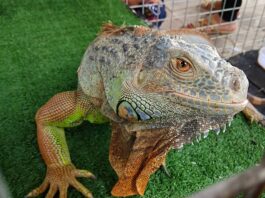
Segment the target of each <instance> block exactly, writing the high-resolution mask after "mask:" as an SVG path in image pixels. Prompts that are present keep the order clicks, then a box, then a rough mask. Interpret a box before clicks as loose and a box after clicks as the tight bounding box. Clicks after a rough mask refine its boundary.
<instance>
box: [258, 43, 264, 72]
mask: <svg viewBox="0 0 265 198" xmlns="http://www.w3.org/2000/svg"><path fill="white" fill-rule="evenodd" d="M258 64H259V65H260V66H261V67H262V68H263V69H265V47H262V48H260V50H259V56H258Z"/></svg>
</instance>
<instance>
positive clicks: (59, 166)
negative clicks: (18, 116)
mask: <svg viewBox="0 0 265 198" xmlns="http://www.w3.org/2000/svg"><path fill="white" fill-rule="evenodd" d="M247 89H248V81H247V78H246V76H245V74H244V73H243V72H242V71H241V70H239V69H237V68H235V67H233V66H232V65H230V64H229V63H228V62H226V61H225V60H224V59H223V58H221V57H220V56H219V54H218V53H217V50H216V48H215V47H214V46H213V45H212V44H211V43H210V41H209V40H208V39H207V38H206V37H204V35H202V34H200V33H197V32H194V31H191V30H189V31H188V30H179V31H156V30H151V29H149V28H146V27H141V26H133V27H120V28H119V27H115V26H113V25H111V24H107V25H105V26H104V27H103V30H102V33H101V34H100V35H99V36H98V37H97V38H96V39H95V41H94V42H93V43H92V44H91V45H90V46H89V47H88V48H87V50H86V52H85V55H84V57H83V60H82V62H81V65H80V67H79V69H78V88H77V90H76V91H68V92H63V93H59V94H57V95H55V96H54V97H52V98H51V99H50V100H49V101H48V102H47V103H46V104H45V105H44V106H42V107H41V108H40V109H39V110H38V112H37V114H36V123H37V131H38V144H39V147H40V152H41V154H42V157H43V159H44V161H45V163H46V165H47V174H46V178H45V180H44V182H43V183H42V185H41V186H40V187H38V188H36V189H35V190H33V191H32V192H31V193H29V195H28V197H34V196H38V195H39V194H41V193H43V192H44V191H45V190H46V189H47V188H49V191H48V194H47V197H48V198H51V197H54V195H55V193H56V192H57V191H59V192H60V197H67V189H68V187H69V186H70V185H71V186H73V187H75V188H76V189H77V190H78V191H80V192H81V193H82V194H83V195H84V196H85V197H92V194H91V192H90V191H89V190H88V189H87V188H86V187H84V186H83V185H82V184H81V183H80V182H78V181H77V179H76V177H94V176H93V174H92V173H90V172H89V171H86V170H79V169H76V168H75V167H74V165H73V164H72V162H71V159H70V155H69V151H68V147H67V144H66V139H65V134H64V128H66V127H73V126H77V125H79V124H81V123H82V121H84V120H88V121H90V122H92V123H103V122H106V121H110V122H111V123H112V139H111V145H110V154H109V158H110V162H111V165H112V167H113V168H114V170H115V171H116V173H117V175H118V177H119V180H118V182H117V183H116V185H115V186H114V188H113V189H112V195H114V196H129V195H136V194H140V195H143V194H144V191H145V188H146V185H147V183H148V179H149V177H150V175H151V174H152V173H153V172H154V171H156V170H157V169H158V168H159V167H160V166H161V165H162V164H163V163H164V162H165V157H166V154H167V152H168V151H169V150H170V149H171V148H180V147H182V145H183V144H185V143H189V142H191V141H192V140H193V139H194V138H196V137H198V136H200V135H201V134H203V135H204V136H206V135H207V134H208V131H209V130H211V129H214V130H218V129H219V128H221V127H224V126H225V124H226V123H227V122H229V121H231V120H232V117H233V116H234V114H236V113H238V112H239V111H241V110H242V109H243V108H244V107H245V106H246V104H247V100H246V97H247ZM84 157H85V156H84Z"/></svg>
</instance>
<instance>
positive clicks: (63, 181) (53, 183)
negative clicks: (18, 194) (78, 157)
mask: <svg viewBox="0 0 265 198" xmlns="http://www.w3.org/2000/svg"><path fill="white" fill-rule="evenodd" d="M76 177H86V178H93V179H95V176H94V175H93V174H92V173H91V172H89V171H87V170H79V169H76V168H75V167H74V165H72V164H71V165H67V166H49V167H48V168H47V174H46V177H45V179H44V182H43V183H42V184H41V185H40V186H39V187H38V188H35V189H34V190H33V191H31V192H30V193H29V194H28V195H27V196H26V197H36V196H38V195H40V194H41V193H43V192H44V191H46V190H47V189H48V187H49V191H48V193H47V195H46V198H53V197H54V196H55V194H56V192H57V191H59V193H60V198H66V197H67V189H68V187H69V185H71V186H73V187H74V188H76V189H77V190H78V191H79V192H81V193H82V194H83V195H84V196H85V197H86V198H93V196H92V193H91V192H90V191H89V190H88V189H87V188H86V187H85V186H83V185H82V184H81V183H80V182H79V181H77V179H76Z"/></svg>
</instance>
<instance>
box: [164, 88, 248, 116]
mask: <svg viewBox="0 0 265 198" xmlns="http://www.w3.org/2000/svg"><path fill="white" fill-rule="evenodd" d="M167 92H168V93H170V94H171V95H172V94H173V95H174V96H176V97H178V98H180V99H185V100H183V101H184V102H183V103H184V105H185V106H189V104H190V105H192V106H193V107H194V104H197V106H198V108H199V106H202V107H208V108H209V107H210V108H213V109H215V110H216V111H221V110H222V109H223V110H224V112H226V111H227V110H229V109H232V110H234V111H241V110H242V109H244V107H245V106H246V105H247V103H248V100H247V99H245V100H243V101H231V102H230V103H226V102H220V101H212V100H210V99H208V100H202V99H200V98H197V97H192V96H189V95H186V94H183V93H177V92H176V91H173V90H172V91H167Z"/></svg>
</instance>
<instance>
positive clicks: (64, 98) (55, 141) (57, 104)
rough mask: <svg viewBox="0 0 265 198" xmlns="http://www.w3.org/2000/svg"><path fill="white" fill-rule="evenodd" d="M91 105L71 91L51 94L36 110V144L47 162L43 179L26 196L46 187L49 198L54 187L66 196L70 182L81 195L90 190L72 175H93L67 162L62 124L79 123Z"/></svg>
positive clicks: (87, 195) (36, 194)
mask: <svg viewBox="0 0 265 198" xmlns="http://www.w3.org/2000/svg"><path fill="white" fill-rule="evenodd" d="M91 107H92V105H91V103H90V102H89V101H88V99H87V98H85V97H83V96H82V95H80V93H78V92H75V91H69V92H63V93H60V94H57V95H55V96H54V97H53V98H51V99H50V100H49V101H48V102H47V103H46V104H45V105H44V106H42V107H41V108H40V109H39V111H38V112H37V114H36V123H37V131H38V144H39V148H40V152H41V155H42V157H43V159H44V161H45V163H46V165H47V172H46V177H45V179H44V182H43V183H42V184H41V185H40V186H39V187H38V188H36V189H34V190H33V191H31V192H30V193H29V194H28V195H27V197H36V196H38V195H39V194H41V193H43V192H44V191H45V190H46V189H48V187H49V191H48V193H47V195H46V198H52V197H54V195H55V194H56V192H57V191H59V192H60V198H66V197H67V189H68V187H69V186H70V185H71V186H73V187H75V188H76V189H77V190H78V191H80V192H81V193H82V194H83V195H84V196H85V197H87V198H91V197H92V194H91V192H90V191H89V190H88V189H87V188H86V187H84V186H83V185H82V184H81V183H80V182H78V181H77V179H76V177H87V178H94V177H95V176H94V175H93V174H92V173H91V172H89V171H87V170H79V169H76V168H75V166H74V165H73V164H72V163H71V158H70V154H69V151H68V146H67V143H66V139H65V134H64V128H65V127H73V126H76V125H79V124H80V123H81V122H82V121H83V120H84V117H85V115H86V114H87V112H88V111H89V110H90V109H91Z"/></svg>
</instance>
